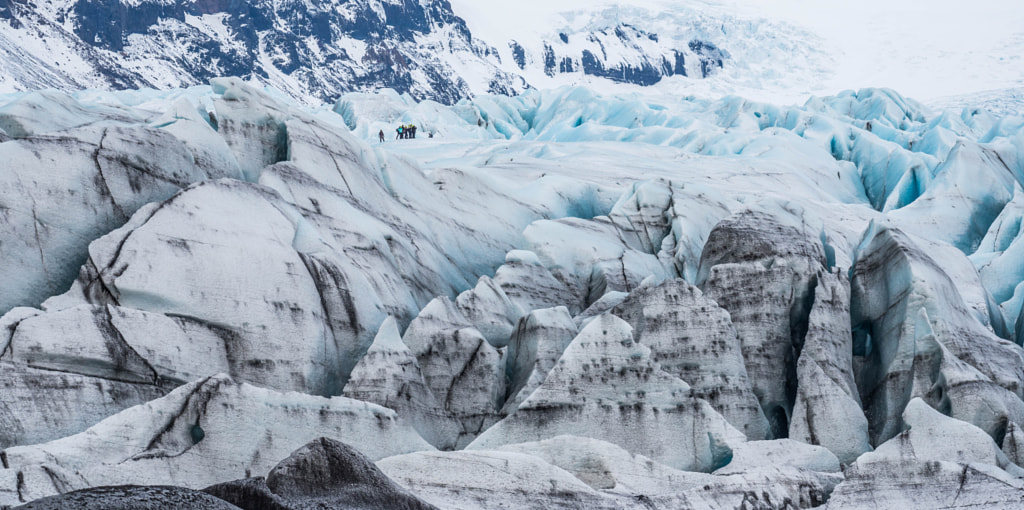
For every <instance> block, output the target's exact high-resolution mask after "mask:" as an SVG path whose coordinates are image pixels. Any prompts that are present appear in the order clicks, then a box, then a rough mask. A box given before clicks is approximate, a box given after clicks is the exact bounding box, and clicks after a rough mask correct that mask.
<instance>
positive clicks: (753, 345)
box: [697, 211, 826, 438]
mask: <svg viewBox="0 0 1024 510" xmlns="http://www.w3.org/2000/svg"><path fill="white" fill-rule="evenodd" d="M804 228H805V227H804V226H802V225H801V224H800V223H798V222H797V221H794V220H792V219H790V218H782V217H776V216H773V215H770V214H766V213H763V212H755V211H745V212H741V213H738V214H736V215H734V216H731V217H729V218H727V219H725V220H723V221H722V222H720V223H719V224H718V225H717V226H716V227H715V229H714V230H713V231H712V232H711V234H710V235H709V237H708V242H707V244H706V245H705V246H704V252H703V254H702V255H701V262H700V270H699V272H698V275H697V283H698V285H701V287H702V288H703V290H704V294H705V295H706V296H707V297H708V298H710V299H713V300H714V301H716V302H717V303H718V304H719V305H720V306H721V307H722V308H724V309H726V310H728V311H729V314H730V315H731V317H732V323H733V325H734V326H735V328H736V333H737V335H738V336H739V339H740V342H741V345H742V351H743V359H744V361H745V363H746V367H747V375H748V376H749V378H750V384H751V386H752V387H753V391H754V394H755V395H756V396H757V398H758V401H759V402H760V404H761V409H762V410H763V411H764V415H765V417H766V418H767V419H768V424H769V428H770V436H769V437H775V438H782V437H787V436H788V435H789V423H790V421H791V419H792V417H793V406H794V403H795V396H796V391H797V366H796V365H797V360H798V358H799V357H800V351H801V349H802V348H803V344H804V341H805V337H806V335H807V330H808V317H809V314H810V310H811V305H812V303H813V302H814V288H815V286H816V285H817V274H818V271H819V270H820V269H821V268H823V267H824V266H825V265H826V257H825V252H824V248H823V246H822V244H821V242H820V241H818V240H817V239H814V238H812V237H810V236H809V234H808V233H807V232H806V231H805V230H804Z"/></svg>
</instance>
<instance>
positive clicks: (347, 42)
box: [0, 0, 747, 104]
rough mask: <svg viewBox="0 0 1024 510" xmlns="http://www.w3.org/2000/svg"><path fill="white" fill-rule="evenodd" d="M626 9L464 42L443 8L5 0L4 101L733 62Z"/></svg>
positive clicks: (294, 90)
mask: <svg viewBox="0 0 1024 510" xmlns="http://www.w3.org/2000/svg"><path fill="white" fill-rule="evenodd" d="M627 11H628V12H629V14H624V15H623V16H622V17H621V18H620V16H619V15H618V14H615V13H612V12H611V11H610V10H604V11H600V10H597V11H594V12H593V13H592V14H590V15H586V16H583V17H584V18H586V19H588V20H589V21H588V22H587V23H585V24H583V25H580V26H576V25H568V26H565V27H562V28H560V29H557V30H551V31H549V32H547V33H523V34H521V35H517V36H515V37H512V38H507V37H506V36H505V34H503V33H502V32H501V31H498V32H494V33H491V32H487V31H484V32H481V33H472V32H471V31H470V25H468V24H467V22H466V21H465V20H464V19H463V18H461V17H460V16H459V15H458V13H459V12H460V11H458V10H453V7H452V5H451V4H450V3H449V2H448V1H446V0H351V1H342V0H317V1H306V0H304V1H295V0H284V1H270V0H254V1H250V2H236V1H228V0H116V1H100V0H64V1H61V2H50V3H47V4H46V5H41V6H40V5H35V4H30V3H23V2H15V1H12V0H4V1H3V2H0V55H3V57H4V58H3V59H2V60H0V71H3V72H2V73H0V76H2V78H0V92H5V91H6V92H10V91H19V90H30V89H40V88H57V89H62V90H66V91H70V90H77V89H81V88H101V89H134V88H158V89H162V88H174V87H188V86H193V85H200V84H205V83H208V82H209V81H210V79H212V78H214V77H218V76H238V77H241V78H243V79H245V80H247V81H254V82H259V83H261V84H264V85H270V86H272V87H275V88H277V89H279V90H281V91H283V92H286V93H287V94H289V95H291V96H294V97H297V98H300V99H301V100H303V101H305V102H308V103H311V104H313V103H319V102H322V101H328V102H329V101H333V100H335V99H336V98H337V97H338V96H339V95H340V94H342V93H345V92H353V91H367V90H377V89H380V88H391V89H394V90H396V91H397V92H399V93H400V94H405V93H408V94H409V95H410V96H412V97H413V98H414V99H417V100H423V99H432V100H435V101H438V102H442V103H445V104H453V103H455V102H457V101H458V100H460V99H463V98H467V97H473V96H475V95H479V94H490V93H493V94H504V95H516V94H518V93H520V92H522V91H524V90H526V89H528V88H531V87H538V88H546V87H551V86H556V85H564V84H572V83H578V82H586V83H590V84H595V83H597V84H604V85H607V86H617V85H621V84H626V85H635V86H644V87H646V86H651V85H654V84H656V83H659V82H660V81H662V80H663V79H664V78H666V77H671V76H683V77H689V78H693V79H700V78H706V77H709V76H711V75H713V74H715V73H716V71H720V70H721V69H723V68H724V67H725V66H727V65H729V62H730V61H731V60H730V59H731V53H730V51H729V50H727V49H726V46H723V45H722V42H723V40H724V42H727V43H728V42H729V39H730V38H728V37H725V38H723V37H720V34H718V35H719V36H716V37H717V38H716V37H710V35H713V34H711V32H710V31H708V30H705V29H703V28H699V27H698V28H695V27H697V25H695V23H697V22H696V21H692V20H689V19H688V18H687V17H686V16H687V15H684V14H676V15H673V16H672V17H670V19H668V21H666V20H662V21H661V22H660V24H656V26H655V28H652V29H648V28H643V29H641V28H639V27H640V24H639V23H638V22H637V21H635V19H637V20H642V19H643V16H641V14H638V12H639V11H638V12H632V11H631V10H628V9H627ZM644 12H646V11H644ZM648 14H649V13H648ZM644 26H645V27H646V25H644ZM741 37H747V35H743V34H741Z"/></svg>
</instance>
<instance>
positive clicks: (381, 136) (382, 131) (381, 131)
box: [377, 129, 384, 143]
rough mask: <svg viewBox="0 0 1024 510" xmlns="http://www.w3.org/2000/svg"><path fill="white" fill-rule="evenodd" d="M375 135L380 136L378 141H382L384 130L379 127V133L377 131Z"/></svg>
mask: <svg viewBox="0 0 1024 510" xmlns="http://www.w3.org/2000/svg"><path fill="white" fill-rule="evenodd" d="M377 137H378V138H380V143H384V130H383V129H381V130H380V133H377Z"/></svg>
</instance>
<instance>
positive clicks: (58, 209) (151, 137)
mask: <svg viewBox="0 0 1024 510" xmlns="http://www.w3.org/2000/svg"><path fill="white" fill-rule="evenodd" d="M47 97H48V99H47V101H43V103H44V104H45V105H46V107H45V109H46V110H50V109H58V107H59V106H63V107H69V108H70V107H72V106H77V105H76V104H75V103H74V100H72V99H70V98H68V97H66V96H57V97H49V96H47ZM37 106H39V105H37ZM10 107H11V105H8V108H10ZM40 108H42V107H41V106H40ZM78 108H81V107H80V106H78ZM43 117H45V115H43ZM78 120H79V121H80V122H71V121H67V122H58V123H57V124H58V125H55V126H46V127H47V128H52V129H60V130H58V131H49V130H48V129H45V131H47V132H46V133H35V132H34V129H33V128H28V127H26V128H25V129H26V130H27V132H26V133H25V137H24V138H18V139H14V140H10V141H8V142H5V143H3V144H0V159H2V160H3V161H4V162H5V171H4V172H3V175H2V176H0V196H2V198H0V208H2V209H3V210H4V211H5V212H4V221H3V222H2V224H0V234H2V235H3V238H4V239H5V241H4V243H3V246H0V256H2V257H3V259H4V261H5V263H4V264H3V267H2V268H0V281H2V282H3V283H2V284H0V285H2V287H0V290H2V292H0V313H6V312H7V311H8V310H10V309H11V308H13V307H15V306H26V305H29V306H36V305H38V304H39V303H40V302H42V301H43V300H44V299H45V298H46V297H48V296H52V295H54V294H59V293H60V292H63V291H65V290H67V287H68V285H70V284H71V282H72V281H74V279H75V275H76V274H77V273H78V268H79V266H81V265H82V263H84V262H85V261H86V247H87V246H88V244H89V242H90V241H92V240H93V239H96V238H97V237H100V236H101V235H103V234H106V233H107V232H109V231H110V230H113V229H114V228H117V227H119V226H121V225H122V224H124V223H125V222H126V221H128V218H129V217H131V215H132V214H133V213H134V212H135V211H136V210H137V209H138V208H140V207H141V206H143V205H144V204H147V203H149V202H154V201H159V200H163V199H166V198H168V197H170V196H171V195H173V194H174V193H176V192H177V191H179V190H180V189H181V188H184V187H186V186H188V185H189V184H191V183H193V182H197V181H201V180H205V179H209V178H215V177H223V176H226V175H228V172H229V170H228V169H223V168H215V167H213V166H205V167H198V166H197V165H196V164H195V159H194V156H193V153H192V152H191V151H190V150H189V149H188V147H186V145H185V144H184V143H183V142H182V141H181V140H179V139H178V138H176V137H175V136H174V135H173V134H172V133H170V132H167V131H164V130H160V129H154V128H150V127H147V126H144V125H138V124H136V125H125V123H124V120H125V116H123V115H121V116H117V117H111V116H109V115H108V116H103V115H97V114H95V113H93V114H91V116H84V118H80V119H78ZM26 122H27V121H26ZM78 124H81V125H78ZM41 130H44V129H42V128H41ZM44 170H45V171H44Z"/></svg>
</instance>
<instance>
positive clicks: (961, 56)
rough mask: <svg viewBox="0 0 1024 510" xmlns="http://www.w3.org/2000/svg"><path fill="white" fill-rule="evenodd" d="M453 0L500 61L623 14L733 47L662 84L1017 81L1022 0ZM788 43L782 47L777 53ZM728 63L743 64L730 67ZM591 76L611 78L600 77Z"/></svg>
mask: <svg viewBox="0 0 1024 510" xmlns="http://www.w3.org/2000/svg"><path fill="white" fill-rule="evenodd" d="M451 3H452V6H453V9H454V11H455V13H456V14H457V15H459V16H461V17H463V18H464V19H465V20H466V22H467V24H468V26H469V28H470V30H472V31H473V32H474V34H477V36H479V37H482V38H483V39H484V40H485V41H487V42H488V43H489V44H491V45H492V46H494V47H496V48H497V49H498V50H499V52H500V53H501V57H502V61H503V62H511V61H512V59H511V52H510V50H508V49H507V44H506V42H507V41H509V40H517V41H520V42H524V41H527V42H528V41H535V40H538V39H540V38H541V37H546V38H548V39H555V38H557V34H558V33H559V31H562V32H565V33H569V34H572V33H573V32H574V31H578V30H581V29H584V28H591V29H592V28H595V27H602V28H603V27H614V26H615V25H616V24H618V23H622V22H626V23H632V24H635V25H637V26H639V27H641V28H644V29H646V30H650V31H654V32H658V33H659V35H662V36H667V37H678V38H682V37H683V36H682V34H685V33H687V32H689V33H697V34H700V35H702V36H705V37H709V38H711V40H712V42H715V43H716V44H718V45H719V46H720V47H723V48H725V49H727V50H728V51H729V52H730V55H731V56H732V61H731V62H730V64H728V65H727V69H726V70H725V72H724V73H721V74H720V75H719V76H715V77H712V78H711V79H709V80H706V81H707V83H703V82H697V83H694V82H693V81H692V80H687V81H680V80H673V79H669V80H665V81H666V83H664V84H663V85H664V86H662V85H659V86H658V87H657V88H661V89H663V90H675V91H679V90H686V91H688V92H693V91H701V92H699V93H712V94H714V95H722V94H728V93H738V94H743V95H746V96H750V97H757V98H759V99H765V100H771V101H773V102H780V103H786V102H803V101H804V100H805V99H806V98H807V97H808V96H809V95H811V94H814V95H831V94H835V93H838V92H840V91H842V90H845V89H849V88H863V87H890V88H894V89H896V90H899V91H900V92H902V93H903V94H906V95H908V96H910V97H915V98H918V99H923V100H935V101H936V103H937V104H948V103H950V100H949V99H943V98H945V97H948V96H962V95H966V94H973V93H980V92H985V91H991V90H993V89H1011V88H1018V89H1019V88H1020V87H1021V86H1022V85H1024V66H1022V65H1021V58H1022V57H1021V54H1022V53H1024V52H1022V51H1021V50H1022V48H1024V30H1021V28H1020V27H1021V25H1022V22H1024V7H1022V6H1021V5H1020V4H1017V3H1014V2H1008V1H1006V0H982V1H980V2H975V3H972V4H971V5H970V6H969V7H968V6H965V5H964V4H963V2H960V1H958V0H939V1H936V2H929V3H928V6H927V8H925V7H924V6H923V5H922V4H921V3H920V2H918V1H916V0H869V1H866V2H859V3H857V4H856V6H851V5H850V4H844V3H841V2H809V1H807V0H779V1H773V2H761V1H757V0H689V1H686V2H683V1H678V0H644V1H640V2H629V3H628V4H627V3H624V2H621V1H616V0H603V1H599V2H587V1H583V0H550V1H549V0H524V1H523V2H474V1H472V0H454V1H452V2H451ZM883 12H884V13H885V15H879V13H883ZM668 20H672V22H670V23H671V24H670V23H666V21H668ZM714 30H718V31H719V33H717V34H716V33H714ZM723 32H724V33H723ZM571 40H572V39H571ZM720 42H721V44H719V43H720ZM783 55H785V56H788V57H789V58H783V59H782V60H784V61H785V62H786V63H785V65H779V57H781V56H783ZM730 66H735V67H736V68H738V69H740V70H742V72H731V71H730V70H729V69H728V67H730ZM529 78H530V79H531V80H534V79H539V78H541V77H534V76H530V77H529ZM563 83H564V82H563ZM587 84H588V85H591V86H595V87H602V88H604V90H606V91H607V90H609V89H610V88H612V87H610V86H609V85H608V84H607V83H601V81H599V80H595V81H590V82H588V83H587ZM552 85H553V84H552V83H550V82H548V83H545V82H543V81H541V82H540V86H541V87H550V86H552Z"/></svg>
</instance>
